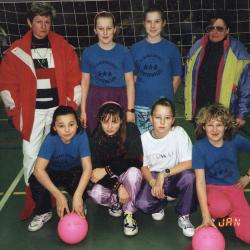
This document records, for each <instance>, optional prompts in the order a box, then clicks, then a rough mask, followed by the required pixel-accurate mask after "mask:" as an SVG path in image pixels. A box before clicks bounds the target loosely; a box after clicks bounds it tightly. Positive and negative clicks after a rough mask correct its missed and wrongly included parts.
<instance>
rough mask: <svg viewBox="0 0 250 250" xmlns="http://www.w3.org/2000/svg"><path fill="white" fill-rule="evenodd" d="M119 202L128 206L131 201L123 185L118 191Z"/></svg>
mask: <svg viewBox="0 0 250 250" xmlns="http://www.w3.org/2000/svg"><path fill="white" fill-rule="evenodd" d="M118 197H119V202H120V203H121V204H126V203H127V202H128V201H129V193H128V191H127V190H126V188H125V187H124V186H123V185H120V187H119V189H118Z"/></svg>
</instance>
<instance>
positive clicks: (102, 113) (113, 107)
mask: <svg viewBox="0 0 250 250" xmlns="http://www.w3.org/2000/svg"><path fill="white" fill-rule="evenodd" d="M97 119H98V124H97V126H96V128H95V130H94V132H93V134H92V138H93V140H94V141H96V142H97V144H98V145H99V146H100V150H101V149H102V148H103V146H105V144H106V143H108V141H110V140H112V138H114V137H116V138H117V150H116V155H115V156H120V155H123V154H125V153H126V152H125V141H126V138H127V127H126V117H125V112H124V110H123V109H122V107H121V106H120V104H119V103H116V102H106V103H104V104H103V105H102V106H101V107H100V109H99V111H98V114H97ZM109 119H114V120H116V119H120V120H121V125H120V128H119V130H118V132H117V133H116V134H115V135H112V136H108V135H106V133H105V132H104V131H103V128H102V121H107V120H109ZM106 157H107V158H113V157H114V155H113V156H112V155H107V156H106Z"/></svg>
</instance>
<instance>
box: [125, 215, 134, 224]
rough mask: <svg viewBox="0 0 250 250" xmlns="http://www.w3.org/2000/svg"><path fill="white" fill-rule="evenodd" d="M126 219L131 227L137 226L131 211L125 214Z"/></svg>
mask: <svg viewBox="0 0 250 250" xmlns="http://www.w3.org/2000/svg"><path fill="white" fill-rule="evenodd" d="M125 220H126V224H127V225H128V226H129V227H135V223H134V219H133V216H132V214H131V213H127V214H125Z"/></svg>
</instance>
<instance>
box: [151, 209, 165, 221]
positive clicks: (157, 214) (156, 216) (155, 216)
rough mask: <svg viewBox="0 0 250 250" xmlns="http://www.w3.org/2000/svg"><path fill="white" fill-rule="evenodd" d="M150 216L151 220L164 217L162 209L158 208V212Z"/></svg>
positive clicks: (158, 219)
mask: <svg viewBox="0 0 250 250" xmlns="http://www.w3.org/2000/svg"><path fill="white" fill-rule="evenodd" d="M151 216H152V218H153V220H157V221H160V220H163V218H164V217H165V212H164V209H162V210H160V211H159V212H158V213H153V214H151Z"/></svg>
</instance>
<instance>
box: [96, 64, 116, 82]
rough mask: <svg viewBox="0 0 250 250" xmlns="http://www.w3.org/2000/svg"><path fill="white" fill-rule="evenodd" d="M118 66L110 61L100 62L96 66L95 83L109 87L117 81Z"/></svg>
mask: <svg viewBox="0 0 250 250" xmlns="http://www.w3.org/2000/svg"><path fill="white" fill-rule="evenodd" d="M117 69H118V68H117V66H116V65H115V64H114V63H112V62H109V61H105V60H104V61H100V62H99V63H97V64H96V65H95V76H94V78H95V81H96V82H97V83H99V84H100V85H104V86H108V85H111V84H112V83H113V82H115V81H116V80H117V76H116V75H115V72H116V71H117Z"/></svg>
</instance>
